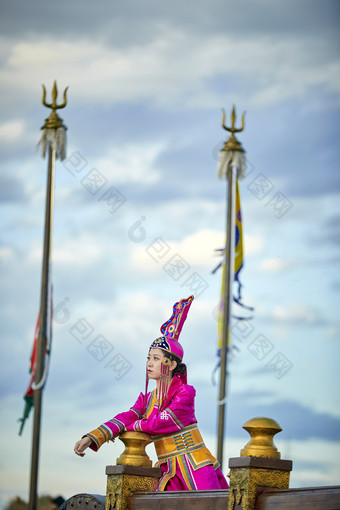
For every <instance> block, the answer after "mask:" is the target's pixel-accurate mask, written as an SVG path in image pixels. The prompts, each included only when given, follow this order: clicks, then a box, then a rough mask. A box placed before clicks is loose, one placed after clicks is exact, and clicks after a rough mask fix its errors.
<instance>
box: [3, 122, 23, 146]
mask: <svg viewBox="0 0 340 510" xmlns="http://www.w3.org/2000/svg"><path fill="white" fill-rule="evenodd" d="M24 131H25V122H24V121H23V120H22V119H20V120H11V121H9V122H4V123H2V124H0V140H1V141H2V142H5V143H14V142H16V141H18V139H20V138H21V137H22V135H23V133H24Z"/></svg>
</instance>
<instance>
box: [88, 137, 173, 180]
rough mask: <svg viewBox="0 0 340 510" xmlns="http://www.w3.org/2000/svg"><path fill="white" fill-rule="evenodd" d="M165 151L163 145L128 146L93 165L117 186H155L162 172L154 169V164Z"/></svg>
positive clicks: (110, 153) (95, 161)
mask: <svg viewBox="0 0 340 510" xmlns="http://www.w3.org/2000/svg"><path fill="white" fill-rule="evenodd" d="M163 150H164V147H163V146H162V145H161V144H149V145H148V144H143V145H137V144H127V145H125V146H124V147H119V148H117V149H112V150H111V151H109V153H108V155H107V156H106V157H103V158H99V159H97V160H94V161H93V163H94V166H95V167H96V168H97V169H98V170H99V171H100V173H102V174H103V175H104V176H105V177H107V178H112V179H114V182H116V183H117V184H121V183H129V184H133V183H144V184H154V183H156V182H158V181H159V180H160V172H159V171H157V169H156V168H154V163H155V161H156V159H157V157H158V156H159V154H160V153H161V152H162V151H163Z"/></svg>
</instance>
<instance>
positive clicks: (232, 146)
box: [222, 106, 245, 152]
mask: <svg viewBox="0 0 340 510" xmlns="http://www.w3.org/2000/svg"><path fill="white" fill-rule="evenodd" d="M222 112H223V116H222V127H223V128H224V129H225V130H226V131H229V132H230V133H231V135H230V138H229V140H227V142H226V143H225V146H224V148H223V150H225V151H227V150H234V151H241V152H244V150H243V148H242V145H241V144H240V142H239V141H238V140H237V138H236V136H235V134H234V133H240V132H241V131H243V130H244V116H245V112H243V114H242V119H241V127H240V128H236V127H235V122H236V113H235V106H233V109H232V112H231V127H227V126H226V125H225V111H224V110H223V108H222Z"/></svg>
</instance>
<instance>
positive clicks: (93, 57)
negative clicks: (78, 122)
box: [0, 27, 340, 108]
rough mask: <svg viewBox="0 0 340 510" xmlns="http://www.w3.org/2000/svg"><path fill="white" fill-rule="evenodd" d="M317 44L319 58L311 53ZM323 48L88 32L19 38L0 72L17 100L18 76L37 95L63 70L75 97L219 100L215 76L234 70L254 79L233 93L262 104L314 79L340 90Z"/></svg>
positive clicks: (339, 75) (268, 40) (294, 93)
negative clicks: (119, 39)
mask: <svg viewBox="0 0 340 510" xmlns="http://www.w3.org/2000/svg"><path fill="white" fill-rule="evenodd" d="M7 44H8V43H7ZM320 46H321V50H320ZM313 51H314V55H315V58H314V59H310V54H311V53H312V52H313ZM323 54H327V43H326V42H325V43H324V46H323V44H322V41H321V42H320V41H319V40H310V41H306V39H301V40H300V39H299V40H298V39H294V38H292V39H291V40H283V41H277V40H276V39H275V40H274V38H273V37H271V36H259V37H258V38H256V39H254V38H253V37H252V38H248V39H247V38H246V37H243V38H242V40H238V39H237V38H231V37H228V36H226V35H223V36H221V35H210V36H206V37H205V38H201V37H200V34H197V35H196V34H193V33H184V32H182V31H180V30H179V29H177V30H174V29H169V28H167V27H164V29H163V31H162V33H161V35H160V33H157V34H156V35H155V37H154V39H153V40H152V41H151V42H148V43H146V44H144V45H142V44H140V45H137V44H134V45H131V46H130V47H127V46H126V47H124V48H115V47H110V46H108V45H105V44H104V43H103V42H101V41H97V42H94V41H92V40H91V41H89V40H87V39H84V38H83V39H78V40H69V41H67V40H64V41H60V40H54V39H51V38H50V39H35V40H31V41H25V42H17V43H15V44H13V46H12V47H11V48H10V50H9V54H8V58H7V62H6V63H5V65H4V66H3V68H2V71H1V73H0V78H1V81H2V83H3V87H6V89H7V91H6V92H7V99H8V96H9V95H11V94H13V100H14V98H15V96H16V95H17V94H18V93H19V88H18V84H22V83H25V89H26V91H28V90H30V91H31V94H32V93H33V92H34V94H35V96H36V94H37V83H45V84H46V85H47V86H48V84H49V83H52V82H53V80H54V79H55V76H58V83H59V86H60V89H63V88H64V87H65V86H66V85H69V86H70V98H72V101H73V104H74V102H75V101H79V100H80V101H82V100H86V101H88V100H91V99H92V100H93V99H94V98H96V100H97V101H100V102H102V103H104V104H105V103H108V102H110V103H113V102H119V101H135V100H141V99H151V100H152V101H155V102H156V103H158V104H162V105H166V106H169V105H175V104H177V105H180V106H181V107H182V108H183V107H188V106H189V107H192V106H194V105H195V106H197V105H200V106H201V107H202V105H204V106H205V107H207V106H209V107H211V106H212V105H213V106H217V105H218V106H220V104H221V99H222V97H221V96H220V94H219V93H217V92H216V91H213V90H211V89H210V85H209V80H210V79H212V78H215V77H216V76H220V77H221V76H224V80H226V82H227V83H228V77H229V76H233V80H235V78H237V79H238V80H239V81H240V82H242V83H244V84H247V83H248V84H249V80H250V82H251V89H249V85H248V86H246V87H245V89H244V90H243V91H242V92H240V89H239V90H233V95H234V100H237V102H241V103H246V104H252V105H253V106H255V105H257V106H264V105H268V104H275V103H280V102H282V100H284V99H287V98H292V97H299V96H301V95H302V94H304V93H305V92H306V90H307V89H308V88H310V87H317V86H323V87H325V88H326V89H327V90H329V91H332V92H335V93H337V94H339V93H340V90H339V83H340V67H339V64H338V63H337V62H336V61H335V62H334V61H332V57H331V56H330V55H329V58H328V59H326V58H324V56H323ZM224 62H227V65H223V63H224ZM278 63H279V65H278ZM21 89H22V87H20V92H22V90H21ZM60 91H61V90H60ZM229 93H230V91H229ZM223 97H224V94H223Z"/></svg>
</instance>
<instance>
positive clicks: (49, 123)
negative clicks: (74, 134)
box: [41, 80, 68, 129]
mask: <svg viewBox="0 0 340 510" xmlns="http://www.w3.org/2000/svg"><path fill="white" fill-rule="evenodd" d="M42 88H43V95H42V104H43V105H44V106H46V107H47V108H52V111H51V114H50V116H49V117H47V119H45V124H44V125H43V127H42V128H41V129H45V128H48V129H51V128H52V129H57V128H59V127H63V128H65V126H63V121H62V119H61V118H60V117H59V116H58V115H57V113H56V110H59V109H61V108H65V106H66V103H67V100H66V92H67V89H68V87H66V89H65V90H64V96H63V102H62V103H61V104H57V97H58V89H57V82H56V80H54V83H53V88H52V103H47V102H46V88H45V85H43V86H42ZM65 129H66V128H65Z"/></svg>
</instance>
